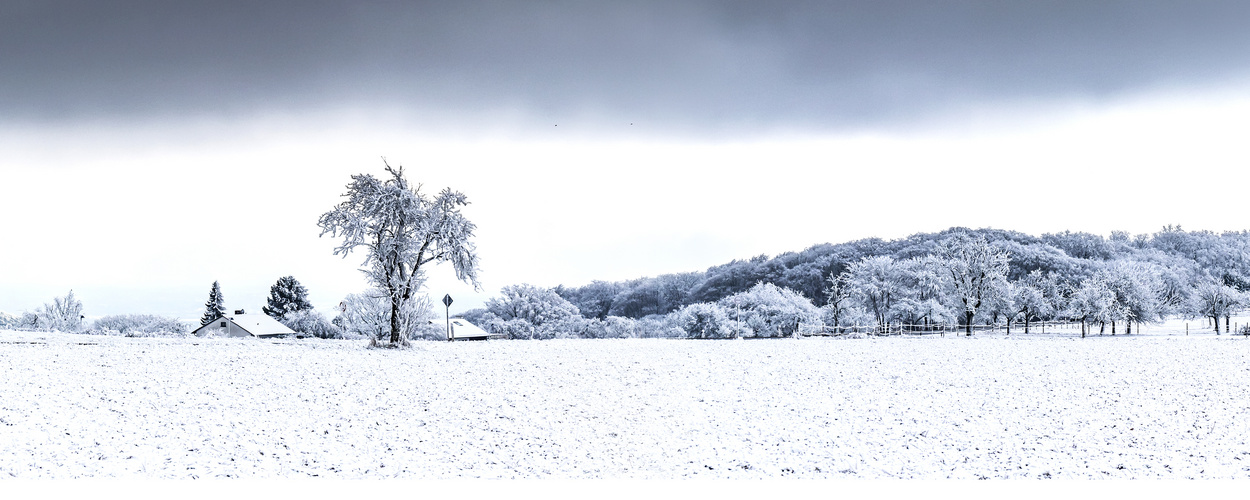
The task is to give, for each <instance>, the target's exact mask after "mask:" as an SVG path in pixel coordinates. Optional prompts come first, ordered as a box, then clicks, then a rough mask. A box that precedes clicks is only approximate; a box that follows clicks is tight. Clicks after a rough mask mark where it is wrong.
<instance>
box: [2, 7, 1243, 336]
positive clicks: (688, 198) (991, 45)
mask: <svg viewBox="0 0 1250 500" xmlns="http://www.w3.org/2000/svg"><path fill="white" fill-rule="evenodd" d="M190 4H191V2H56V1H30V2H22V1H9V2H4V3H3V4H2V5H0V68H3V70H0V189H2V190H3V192H2V194H0V210H2V211H3V213H4V214H5V215H6V217H5V222H4V223H3V225H2V226H0V227H2V228H3V233H2V234H4V239H3V244H2V245H0V266H2V267H0V311H5V312H9V313H20V312H21V311H23V310H32V309H34V308H35V307H37V306H38V305H40V304H42V303H44V302H47V301H48V300H50V299H51V298H52V297H53V296H54V295H61V294H64V293H65V292H66V291H68V290H69V289H71V288H72V289H74V290H75V293H76V294H78V295H79V296H80V297H81V298H82V299H83V302H84V304H85V306H86V313H87V314H88V315H91V316H99V315H105V314H120V313H155V314H163V315H170V316H178V317H182V318H186V319H195V318H198V316H199V314H200V313H201V312H202V309H203V303H204V301H205V300H206V299H207V295H208V289H209V286H210V284H211V283H212V281H213V280H219V281H220V282H221V284H222V288H223V292H224V295H225V297H226V302H227V307H228V308H231V309H235V308H249V309H259V308H260V306H261V305H263V303H264V297H265V296H266V295H267V294H268V288H269V286H270V285H272V284H273V283H274V281H276V280H277V278H279V277H281V276H285V275H294V276H295V277H296V278H297V279H299V280H300V281H301V282H302V283H304V284H305V285H306V286H307V287H308V288H309V291H310V294H311V296H312V299H313V302H314V304H315V305H316V306H317V307H318V308H319V309H321V310H323V312H325V313H326V314H327V315H329V316H333V313H334V311H333V306H335V305H336V304H337V303H338V302H339V301H340V300H341V299H342V298H343V296H344V295H345V294H347V293H353V292H359V291H362V290H363V289H364V288H365V283H364V281H363V280H362V278H361V277H360V273H359V272H358V271H356V268H357V267H358V266H359V264H360V262H361V259H362V258H363V256H349V257H348V258H347V259H342V258H339V257H334V256H332V255H331V248H332V247H333V246H334V241H332V240H330V239H329V238H328V237H326V238H318V235H317V233H318V229H317V227H316V220H317V217H318V215H320V214H321V213H322V212H325V211H327V210H329V209H330V208H331V207H333V205H334V204H335V203H337V202H338V196H339V195H340V194H342V192H343V188H344V185H345V184H346V183H347V182H348V180H349V176H350V175H352V174H355V173H362V172H368V173H373V174H375V175H381V172H382V170H381V166H382V163H381V160H380V157H382V156H385V157H387V158H388V159H389V160H390V161H391V163H392V164H402V165H404V166H406V167H407V169H408V172H409V173H410V175H411V176H412V178H413V180H414V181H417V182H422V183H424V184H425V186H426V187H427V189H429V190H431V191H434V190H438V189H441V188H442V187H452V188H453V189H456V190H459V191H462V192H464V193H465V194H466V195H468V197H469V199H470V201H471V202H473V204H472V205H471V206H470V207H469V208H468V209H467V210H466V213H467V214H468V215H469V216H470V218H471V219H472V220H473V221H475V222H476V223H477V224H478V238H477V244H478V248H479V250H480V254H481V259H482V274H481V275H482V278H483V284H484V285H485V290H483V291H482V292H480V293H476V292H473V291H472V290H471V289H469V287H467V286H464V285H460V284H456V283H455V280H454V278H453V277H452V275H451V271H450V270H449V269H435V270H433V271H432V276H431V282H430V293H431V294H432V295H436V296H437V297H441V296H442V295H443V294H444V293H451V294H452V295H453V297H457V303H456V305H455V306H453V312H455V309H462V308H465V307H471V306H475V305H479V304H480V303H481V301H482V300H484V299H485V298H486V297H489V296H491V295H494V294H495V293H496V291H497V290H498V288H499V287H501V286H503V285H508V284H513V283H520V282H528V283H533V284H537V285H543V286H554V285H557V284H561V283H563V284H566V285H582V284H585V283H588V282H590V281H591V280H594V279H608V280H618V279H628V278H636V277H640V276H654V275H657V274H662V273H670V272H682V271H694V270H702V269H705V268H707V267H708V266H711V265H715V264H720V263H724V262H727V261H729V260H732V259H735V258H749V257H751V256H754V255H758V254H761V253H766V254H769V255H774V254H776V253H779V252H783V251H789V250H801V249H803V248H805V247H808V246H810V245H813V244H816V243H821V242H841V241H848V240H852V239H858V238H863V237H870V236H879V237H883V238H898V237H903V236H906V235H908V234H912V233H916V232H932V231H939V230H942V229H945V228H947V227H951V226H968V227H995V228H1002V229H1013V230H1019V231H1023V232H1026V233H1030V234H1041V233H1043V232H1055V231H1061V230H1065V229H1070V230H1073V231H1088V232H1094V233H1099V234H1104V235H1105V234H1107V233H1109V232H1110V231H1111V230H1113V229H1121V230H1127V231H1130V232H1133V233H1145V232H1153V231H1156V230H1158V229H1159V227H1161V226H1162V225H1164V224H1182V225H1183V226H1184V227H1186V228H1189V229H1210V230H1215V231H1223V230H1242V229H1250V223H1247V222H1246V219H1245V217H1244V213H1245V209H1244V206H1245V199H1246V198H1245V194H1244V189H1245V188H1244V182H1242V181H1245V180H1246V177H1247V176H1246V174H1243V173H1242V172H1245V171H1246V168H1247V167H1248V166H1250V165H1248V163H1250V162H1248V161H1247V160H1250V152H1248V151H1247V146H1245V144H1247V143H1250V141H1247V140H1246V137H1247V136H1250V92H1248V91H1250V30H1246V29H1245V25H1246V21H1247V20H1250V3H1245V2H1197V1H1187V2H1168V3H1160V2H1144V1H1134V2H1112V1H1100V2H1087V1H1077V2H934V1H912V2H902V1H900V2H890V1H876V2H779V1H773V2H756V1H750V2H671V1H665V2H541V3H540V2H430V3H414V2H369V3H366V2H277V1H270V2H227V1H214V2H203V4H202V5H200V6H194V5H190Z"/></svg>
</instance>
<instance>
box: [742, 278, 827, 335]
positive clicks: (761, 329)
mask: <svg viewBox="0 0 1250 500" xmlns="http://www.w3.org/2000/svg"><path fill="white" fill-rule="evenodd" d="M718 304H720V306H721V307H723V308H725V309H726V310H735V309H736V311H735V313H734V314H741V322H742V325H743V326H745V327H746V329H747V330H748V331H747V332H744V333H747V334H748V336H755V337H786V336H790V335H793V334H794V332H795V330H797V329H798V326H799V324H800V323H809V324H810V323H817V324H820V323H821V319H820V316H821V314H820V310H819V309H817V308H816V306H814V305H812V302H811V301H810V300H807V298H806V297H804V296H802V295H799V294H798V293H797V292H795V291H793V290H790V289H787V288H780V287H778V286H777V285H774V284H772V283H760V284H757V285H755V286H753V287H751V289H750V290H747V291H745V292H742V293H738V294H735V295H732V296H730V297H725V298H723V299H721V300H720V302H718Z"/></svg>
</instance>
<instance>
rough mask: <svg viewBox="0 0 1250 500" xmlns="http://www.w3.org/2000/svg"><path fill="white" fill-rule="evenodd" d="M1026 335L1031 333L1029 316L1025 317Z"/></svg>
mask: <svg viewBox="0 0 1250 500" xmlns="http://www.w3.org/2000/svg"><path fill="white" fill-rule="evenodd" d="M1024 333H1029V315H1028V314H1025V315H1024Z"/></svg>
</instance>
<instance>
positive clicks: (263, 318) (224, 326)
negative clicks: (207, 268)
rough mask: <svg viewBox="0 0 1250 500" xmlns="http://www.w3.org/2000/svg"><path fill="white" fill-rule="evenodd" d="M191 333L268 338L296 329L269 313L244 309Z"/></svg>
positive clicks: (290, 332)
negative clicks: (249, 312)
mask: <svg viewBox="0 0 1250 500" xmlns="http://www.w3.org/2000/svg"><path fill="white" fill-rule="evenodd" d="M191 333H192V334H193V335H196V336H199V337H258V338H266V337H281V336H283V335H293V334H294V333H295V331H294V330H291V329H290V328H287V327H286V325H284V324H282V323H279V322H278V320H275V319H273V318H271V317H269V315H268V314H246V313H244V312H243V310H238V311H235V312H234V315H231V316H224V317H221V318H217V319H215V320H213V321H212V322H211V323H209V324H207V325H204V326H201V327H199V328H196V329H195V331H194V332H191Z"/></svg>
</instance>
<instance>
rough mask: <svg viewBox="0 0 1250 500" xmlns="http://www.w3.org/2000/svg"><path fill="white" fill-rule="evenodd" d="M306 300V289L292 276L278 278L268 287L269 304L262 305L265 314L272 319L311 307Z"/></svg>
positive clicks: (281, 317)
mask: <svg viewBox="0 0 1250 500" xmlns="http://www.w3.org/2000/svg"><path fill="white" fill-rule="evenodd" d="M312 308H313V306H312V304H311V303H310V302H308V290H307V289H305V288H304V285H301V284H299V281H296V279H295V277H294V276H284V277H281V278H278V282H277V283H274V285H273V286H271V287H269V305H267V306H265V307H262V308H261V310H263V311H265V314H268V315H270V316H273V317H274V319H283V318H285V317H286V315H287V314H290V313H293V312H295V311H305V310H308V309H312Z"/></svg>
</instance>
